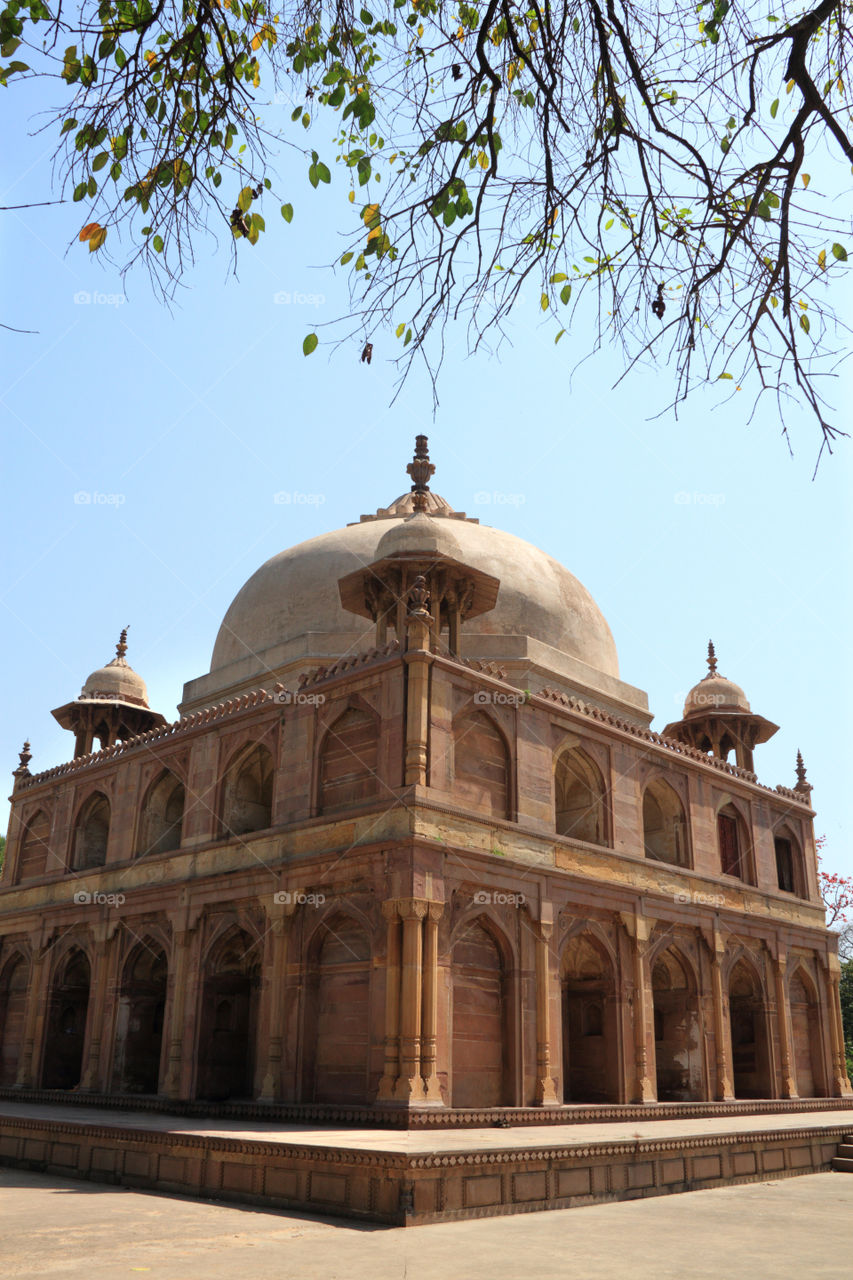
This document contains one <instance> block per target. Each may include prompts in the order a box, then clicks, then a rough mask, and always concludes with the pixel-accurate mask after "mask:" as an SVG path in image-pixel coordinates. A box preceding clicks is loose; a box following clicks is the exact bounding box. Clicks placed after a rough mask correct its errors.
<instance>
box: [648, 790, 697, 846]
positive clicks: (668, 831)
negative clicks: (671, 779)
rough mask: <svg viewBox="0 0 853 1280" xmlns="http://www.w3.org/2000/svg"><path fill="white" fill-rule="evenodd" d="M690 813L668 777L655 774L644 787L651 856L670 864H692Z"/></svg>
mask: <svg viewBox="0 0 853 1280" xmlns="http://www.w3.org/2000/svg"><path fill="white" fill-rule="evenodd" d="M688 846H689V840H688V827H687V813H686V811H685V808H684V805H683V804H682V802H681V797H680V796H679V794H678V792H677V791H676V790H675V788H674V787H671V786H670V784H669V783H668V782H667V781H666V779H665V778H653V779H652V780H651V782H649V783H648V785H647V786H646V788H645V790H644V791H643V847H644V849H645V853H646V857H647V858H654V859H655V861H657V862H667V863H669V864H670V866H674V867H686V866H689V864H690V852H689V847H688Z"/></svg>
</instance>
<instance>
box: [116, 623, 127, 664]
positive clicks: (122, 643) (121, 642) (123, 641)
mask: <svg viewBox="0 0 853 1280" xmlns="http://www.w3.org/2000/svg"><path fill="white" fill-rule="evenodd" d="M129 630H130V624H128V626H126V627H122V632H121V635H120V636H119V638H118V644H117V645H116V657H117V658H123V657H124V655H125V654H126V653H127V633H128V631H129Z"/></svg>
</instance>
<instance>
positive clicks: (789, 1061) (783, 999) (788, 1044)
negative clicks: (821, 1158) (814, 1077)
mask: <svg viewBox="0 0 853 1280" xmlns="http://www.w3.org/2000/svg"><path fill="white" fill-rule="evenodd" d="M787 966H788V957H787V955H786V954H785V952H784V951H783V950H782V949H781V947H780V948H779V950H778V952H777V954H776V955H775V956H774V957H773V976H774V978H775V980H776V1018H777V1022H778V1025H779V1050H780V1053H781V1056H782V1097H783V1098H798V1097H799V1096H800V1095H799V1094H798V1093H797V1082H796V1080H795V1078H794V1064H793V1036H792V1034H791V1009H790V1005H789V1003H788V993H787V991H786V990H785V970H786V969H787Z"/></svg>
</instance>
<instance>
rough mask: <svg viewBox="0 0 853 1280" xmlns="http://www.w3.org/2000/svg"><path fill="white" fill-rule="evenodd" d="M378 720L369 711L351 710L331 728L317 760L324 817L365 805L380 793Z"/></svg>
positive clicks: (356, 708) (319, 801)
mask: <svg viewBox="0 0 853 1280" xmlns="http://www.w3.org/2000/svg"><path fill="white" fill-rule="evenodd" d="M378 765H379V720H378V718H377V716H376V715H375V714H374V713H373V712H372V711H370V710H368V708H367V707H364V706H351V707H348V708H347V710H346V711H344V712H343V714H342V715H339V716H338V718H337V720H335V721H334V723H333V724H331V725H330V726H329V728H328V729H327V730H326V733H325V735H324V737H323V741H322V743H321V746H320V754H319V760H318V766H319V767H318V780H319V795H318V805H319V809H320V811H321V813H328V812H330V811H331V810H334V809H342V808H345V807H348V806H350V805H356V804H363V803H364V802H365V801H367V800H371V799H372V798H373V797H374V796H375V795H377V794H378V792H379V779H378V774H377V769H378Z"/></svg>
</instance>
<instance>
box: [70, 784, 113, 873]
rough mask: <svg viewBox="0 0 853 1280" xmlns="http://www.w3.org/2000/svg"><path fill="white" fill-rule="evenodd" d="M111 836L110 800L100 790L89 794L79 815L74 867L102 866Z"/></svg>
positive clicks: (88, 868) (76, 829)
mask: <svg viewBox="0 0 853 1280" xmlns="http://www.w3.org/2000/svg"><path fill="white" fill-rule="evenodd" d="M109 838H110V802H109V800H108V799H107V797H106V796H105V795H102V794H101V792H100V791H96V792H95V793H94V795H91V796H89V799H88V800H87V801H86V803H85V804H84V805H83V807H82V809H81V810H80V813H79V814H78V816H77V823H76V826H75V828H74V853H73V857H72V861H71V866H72V869H73V870H74V871H89V870H91V869H92V868H93V867H102V866H103V865H104V863H105V862H106V860H107V843H108V841H109Z"/></svg>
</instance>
